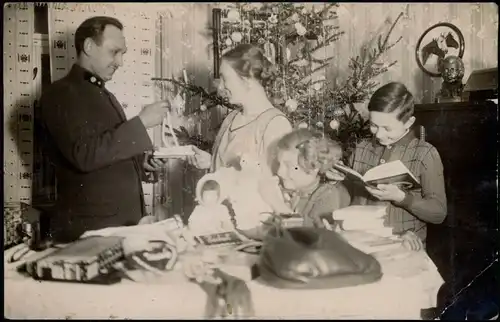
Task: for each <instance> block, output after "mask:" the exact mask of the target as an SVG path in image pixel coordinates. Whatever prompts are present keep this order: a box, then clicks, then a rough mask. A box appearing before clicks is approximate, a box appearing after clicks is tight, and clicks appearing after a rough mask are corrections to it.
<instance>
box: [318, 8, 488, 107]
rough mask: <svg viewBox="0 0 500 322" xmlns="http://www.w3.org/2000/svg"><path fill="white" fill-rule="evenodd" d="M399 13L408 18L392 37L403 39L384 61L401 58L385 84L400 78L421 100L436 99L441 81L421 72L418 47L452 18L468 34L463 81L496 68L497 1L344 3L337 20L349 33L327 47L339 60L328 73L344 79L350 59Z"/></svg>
mask: <svg viewBox="0 0 500 322" xmlns="http://www.w3.org/2000/svg"><path fill="white" fill-rule="evenodd" d="M401 11H403V12H405V16H404V18H403V19H402V20H401V21H400V23H398V25H397V26H396V28H395V29H394V32H393V39H394V40H396V39H397V38H399V36H403V39H402V40H401V42H400V43H399V44H397V45H396V47H394V48H393V49H392V50H391V51H390V52H389V53H388V54H387V56H386V57H385V60H386V61H393V60H398V64H397V65H396V66H394V68H392V69H391V70H389V71H388V72H387V73H386V74H384V75H382V76H381V77H380V78H379V79H378V81H380V82H381V83H386V82H388V81H401V82H403V83H404V84H406V85H407V86H408V88H409V89H410V90H411V91H412V92H413V93H414V94H415V96H416V98H417V100H418V102H420V103H432V102H433V101H434V100H433V99H434V95H435V94H436V93H437V92H438V91H439V89H440V87H441V80H440V79H439V78H431V77H429V76H427V75H425V74H423V72H422V71H421V70H420V69H419V68H418V65H417V62H416V60H415V46H416V43H417V40H418V38H419V37H420V35H421V34H422V33H423V32H424V31H425V30H426V29H427V28H429V27H430V26H432V25H434V24H436V23H438V22H451V23H453V24H455V25H456V26H457V27H458V28H459V29H460V30H461V31H462V33H463V35H464V38H465V54H464V64H465V76H464V82H466V80H467V78H468V77H469V75H470V73H471V72H472V71H473V70H476V69H482V68H490V67H496V66H497V64H498V58H497V56H498V39H497V38H498V37H497V35H498V6H497V5H496V4H494V3H409V4H401V3H341V5H340V8H339V10H338V12H339V19H338V24H339V26H340V28H341V30H343V31H345V32H346V34H344V36H342V37H341V38H340V40H339V41H338V42H336V43H334V45H332V46H331V47H330V48H329V49H328V50H329V54H333V55H334V57H335V58H334V60H333V62H332V67H331V68H328V70H327V75H326V76H327V77H328V78H330V79H335V78H337V79H343V78H345V77H346V76H347V75H348V74H347V73H348V70H347V60H348V58H349V57H351V56H353V55H355V54H357V53H359V50H360V49H361V47H362V45H363V44H365V43H367V42H369V40H370V38H371V37H373V36H374V35H376V34H377V33H378V32H380V31H383V30H387V28H386V26H387V23H386V22H385V20H386V19H390V20H391V21H394V19H395V18H396V17H397V15H398V14H399V12H401ZM354 22H356V23H354ZM384 28H385V29H384ZM367 31H372V32H367ZM334 48H335V49H334Z"/></svg>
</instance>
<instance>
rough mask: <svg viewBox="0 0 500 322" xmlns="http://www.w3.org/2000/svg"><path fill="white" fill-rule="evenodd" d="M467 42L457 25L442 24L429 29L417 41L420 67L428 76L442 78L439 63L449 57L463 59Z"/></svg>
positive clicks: (417, 58)
mask: <svg viewBox="0 0 500 322" xmlns="http://www.w3.org/2000/svg"><path fill="white" fill-rule="evenodd" d="M464 50H465V40H464V36H463V34H462V32H461V31H460V29H458V28H457V27H456V26H455V25H453V24H451V23H448V22H440V23H437V24H435V25H433V26H431V27H429V28H428V29H427V30H426V31H424V33H423V34H422V36H420V38H419V39H418V41H417V46H416V48H415V58H416V60H417V64H418V67H420V69H422V71H424V73H426V74H427V75H430V76H432V77H441V73H440V72H439V70H438V62H439V60H440V59H443V58H445V57H447V56H451V55H453V56H457V57H460V58H463V56H464Z"/></svg>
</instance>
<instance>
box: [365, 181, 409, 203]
mask: <svg viewBox="0 0 500 322" xmlns="http://www.w3.org/2000/svg"><path fill="white" fill-rule="evenodd" d="M365 188H366V190H367V191H368V192H369V193H370V194H371V195H372V196H374V197H375V198H377V199H378V200H382V201H394V202H397V203H400V202H402V201H403V199H404V198H405V196H406V193H405V192H404V191H403V190H401V189H400V188H399V187H398V186H397V185H395V184H378V185H377V187H376V188H374V187H370V186H366V187H365Z"/></svg>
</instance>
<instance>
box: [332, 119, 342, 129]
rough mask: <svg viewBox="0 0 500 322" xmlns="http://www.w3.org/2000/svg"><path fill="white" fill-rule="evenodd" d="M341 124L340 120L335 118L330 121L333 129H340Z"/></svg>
mask: <svg viewBox="0 0 500 322" xmlns="http://www.w3.org/2000/svg"><path fill="white" fill-rule="evenodd" d="M339 126H340V122H339V121H338V120H336V119H333V120H331V121H330V128H331V129H332V130H338V128H339Z"/></svg>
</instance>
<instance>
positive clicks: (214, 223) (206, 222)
mask: <svg viewBox="0 0 500 322" xmlns="http://www.w3.org/2000/svg"><path fill="white" fill-rule="evenodd" d="M200 183H201V186H200V187H199V188H198V189H197V190H198V191H197V195H198V197H197V199H198V200H197V201H198V205H197V206H196V207H195V208H194V211H193V213H192V214H191V216H190V217H189V221H188V226H189V230H190V231H191V232H192V233H194V234H195V235H200V234H206V233H208V234H209V233H217V232H227V231H231V230H234V225H233V224H232V222H231V217H230V215H229V211H228V209H227V208H226V206H224V205H222V204H221V202H222V199H223V198H221V197H222V195H221V188H220V185H219V183H218V182H217V181H215V180H206V181H204V182H200Z"/></svg>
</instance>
